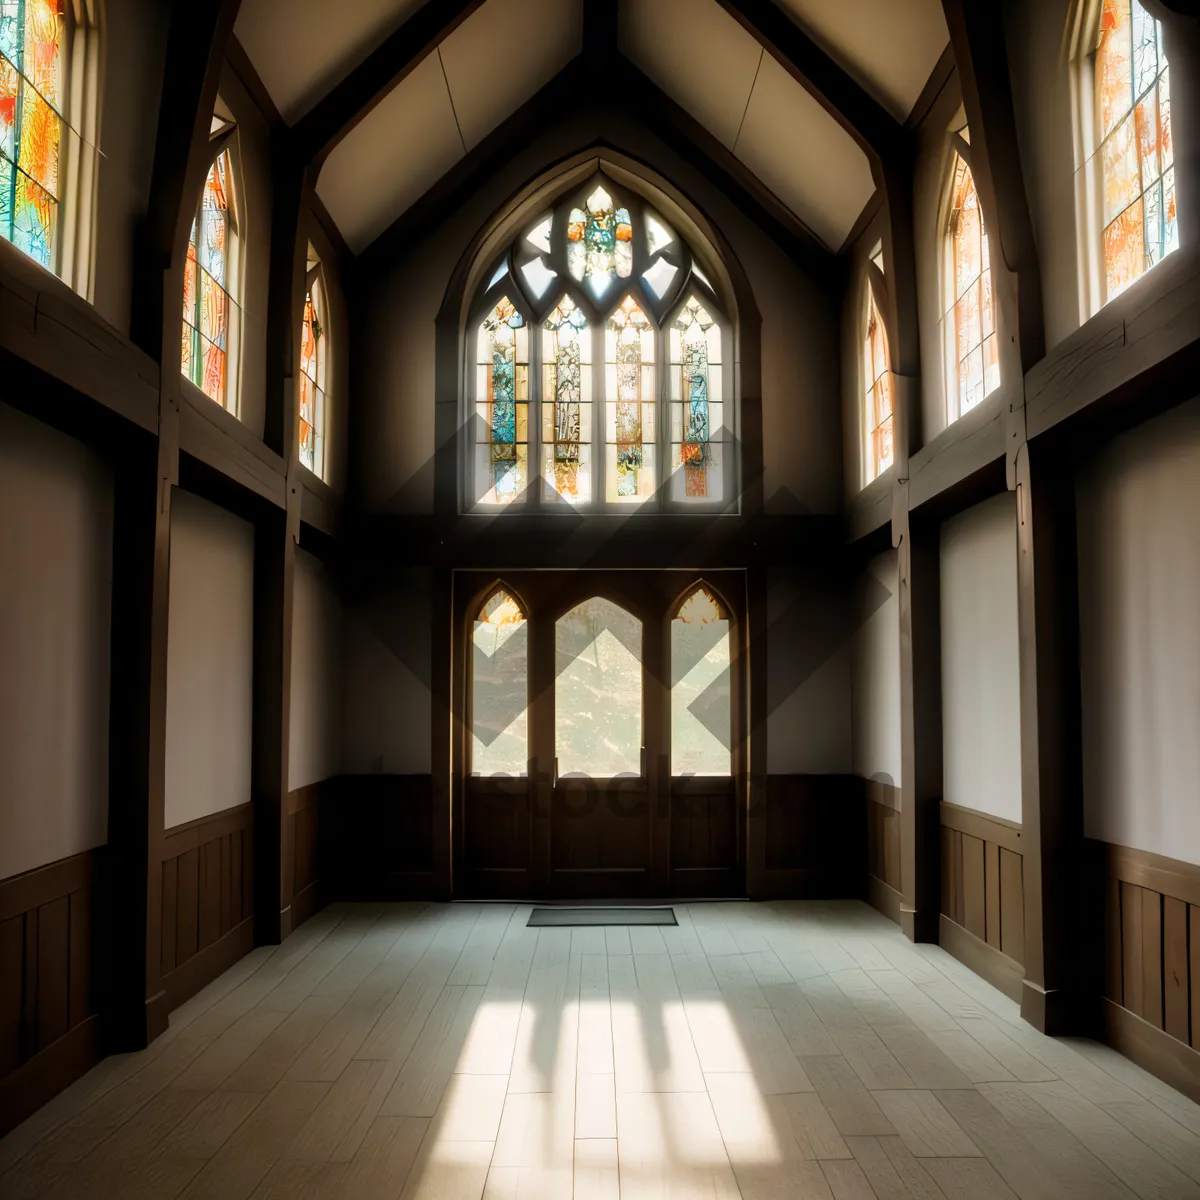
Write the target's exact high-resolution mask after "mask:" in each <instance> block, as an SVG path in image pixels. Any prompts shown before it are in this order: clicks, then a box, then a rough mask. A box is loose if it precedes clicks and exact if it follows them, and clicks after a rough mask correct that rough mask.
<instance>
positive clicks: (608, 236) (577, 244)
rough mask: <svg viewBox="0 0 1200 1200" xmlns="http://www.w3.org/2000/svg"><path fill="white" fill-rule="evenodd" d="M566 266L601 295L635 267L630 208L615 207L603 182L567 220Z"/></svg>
mask: <svg viewBox="0 0 1200 1200" xmlns="http://www.w3.org/2000/svg"><path fill="white" fill-rule="evenodd" d="M567 269H568V270H569V271H570V272H571V274H572V275H573V276H574V277H575V278H576V279H578V280H579V281H580V282H582V281H583V280H585V279H586V280H587V281H588V285H589V286H590V287H591V289H592V291H593V293H594V294H595V295H596V296H597V297H599V296H603V295H604V293H605V292H606V291H608V288H609V285H610V284H611V283H612V281H613V279H614V278H615V277H620V278H621V279H625V278H627V277H628V276H629V273H630V272H631V271H632V270H633V223H632V221H631V220H630V217H629V210H628V209H627V208H616V207H614V203H613V198H612V196H611V195H609V193H608V192H607V191H606V190H605V188H604V186H603V185H602V184H597V185H596V188H595V190H594V191H593V192H592V194H591V195H590V196H589V197H588V198H587V202H586V205H585V207H584V208H573V209H572V210H571V215H570V217H569V219H568V221H567Z"/></svg>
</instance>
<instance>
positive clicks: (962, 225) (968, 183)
mask: <svg viewBox="0 0 1200 1200" xmlns="http://www.w3.org/2000/svg"><path fill="white" fill-rule="evenodd" d="M968 136H969V135H967V133H966V130H965V129H964V130H963V131H962V135H961V136H958V135H956V136H955V138H954V142H955V144H956V147H957V149H956V151H955V153H954V156H953V165H952V168H951V175H950V193H949V197H948V200H949V203H948V218H947V220H946V225H945V233H944V236H943V241H942V277H943V295H944V297H945V299H946V309H945V315H944V317H943V319H942V342H943V345H944V348H945V359H946V367H945V371H946V400H947V419H948V420H949V421H955V420H957V419H958V418H959V417H961V416H962V415H963V413H965V412H968V411H969V410H970V409H972V408H974V407H975V406H976V405H977V404H978V403H979V402H980V401H981V400H982V399H983V398H984V397H985V396H987V395H989V394H990V393H992V392H993V391H995V390H996V388H997V387H999V386H1000V359H999V344H998V341H997V337H996V306H995V300H994V298H993V295H992V269H991V261H990V257H989V250H988V235H987V228H986V226H985V225H984V220H983V211H982V209H981V208H980V205H979V193H978V192H977V191H976V189H975V177H974V175H973V174H972V173H971V165H970V163H969V161H968V154H969V148H968V147H969V143H968V142H967V140H966V139H967V137H968Z"/></svg>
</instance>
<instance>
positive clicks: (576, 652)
mask: <svg viewBox="0 0 1200 1200" xmlns="http://www.w3.org/2000/svg"><path fill="white" fill-rule="evenodd" d="M554 660H555V662H554V670H555V675H554V753H555V755H556V756H557V759H558V773H559V774H560V775H570V774H584V775H591V776H592V777H593V778H595V777H600V778H606V777H612V776H614V775H626V774H631V775H640V774H641V773H642V623H641V621H639V620H638V619H637V618H636V617H635V616H633V615H632V614H631V613H628V612H626V611H625V609H623V608H620V607H618V606H617V605H616V604H614V603H613V602H612V601H611V600H604V599H602V598H600V597H599V596H593V597H592V599H590V600H585V601H584V602H583V603H582V604H577V605H576V606H575V607H574V608H573V609H571V611H570V612H568V613H564V614H563V615H562V616H561V617H559V618H558V620H557V621H556V622H555V625H554Z"/></svg>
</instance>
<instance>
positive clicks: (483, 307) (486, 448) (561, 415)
mask: <svg viewBox="0 0 1200 1200" xmlns="http://www.w3.org/2000/svg"><path fill="white" fill-rule="evenodd" d="M485 278H486V279H487V283H486V286H485V287H484V288H483V291H482V294H481V296H480V297H479V299H478V301H477V304H476V307H475V309H474V312H475V314H476V315H475V317H474V322H475V324H474V331H473V334H472V337H473V339H474V342H475V345H476V347H477V353H476V357H475V362H476V369H475V372H474V375H473V378H472V379H471V380H470V384H469V387H470V389H471V391H470V395H469V411H470V414H471V415H470V421H471V426H472V429H471V432H470V436H469V437H468V438H467V442H468V444H469V445H470V452H469V453H468V454H467V456H466V462H465V464H464V465H465V467H466V470H467V477H468V478H467V482H466V486H465V487H464V496H463V502H464V504H465V505H466V506H467V507H481V508H484V509H488V508H507V509H510V510H515V509H520V510H521V511H528V510H529V509H531V508H536V507H541V508H547V509H551V510H552V509H554V508H555V507H558V508H565V509H568V510H570V511H597V510H604V509H608V510H610V511H618V510H630V509H635V510H636V509H639V508H641V509H645V510H648V511H661V510H663V509H664V508H676V509H681V510H687V509H694V508H697V507H703V506H721V507H724V506H726V505H727V504H728V503H729V502H730V500H731V499H733V485H734V474H733V472H734V462H733V456H732V453H731V451H732V441H733V427H734V414H733V411H732V405H731V404H730V403H729V402H728V393H729V387H728V385H727V381H726V365H727V363H728V362H729V358H730V351H731V349H732V345H731V343H730V342H729V338H730V333H731V331H730V328H729V326H728V323H727V322H726V321H725V320H724V319H723V317H722V306H721V303H720V301H719V299H718V297H717V295H716V293H715V291H714V289H713V287H712V285H711V283H710V282H709V279H708V277H707V276H706V275H705V274H704V272H703V271H702V270H701V268H700V267H699V266H698V265H697V263H696V260H695V256H694V255H693V253H692V251H691V250H690V249H689V248H688V246H687V245H686V244H685V243H684V242H683V240H682V238H680V237H679V235H678V234H677V233H676V232H675V231H674V230H673V229H672V228H671V226H670V225H668V224H667V222H666V221H665V220H664V219H663V217H662V216H660V215H659V214H658V213H657V212H655V211H654V210H653V209H652V208H650V207H649V206H648V205H647V204H646V203H645V202H644V201H642V200H641V199H640V198H639V197H636V196H632V195H628V196H627V195H622V193H621V190H620V189H619V188H617V187H616V186H615V185H614V184H612V183H611V182H610V181H609V180H607V179H606V178H604V177H603V176H596V177H593V178H592V179H591V180H590V181H589V182H588V183H587V184H586V185H585V186H584V187H582V188H580V189H579V190H578V191H577V192H575V193H571V194H568V195H567V196H565V197H564V198H563V199H562V200H561V202H560V203H559V204H558V205H557V206H556V207H555V208H554V209H553V210H551V211H548V212H543V213H541V214H540V215H539V216H538V217H537V218H536V219H535V220H534V221H533V222H532V223H531V224H530V225H529V226H527V227H526V228H524V229H523V230H522V231H521V234H520V236H519V237H518V238H517V240H516V241H515V242H514V243H513V245H512V246H510V247H509V248H508V249H507V250H506V251H505V253H504V254H503V255H502V256H501V258H500V259H499V260H498V261H497V262H496V263H495V264H494V265H493V267H492V269H491V270H490V271H489V272H488V274H487V275H486V276H485ZM531 335H532V336H531ZM531 416H532V417H533V419H532V420H531V419H530V417H531ZM530 464H533V466H532V468H531V465H530Z"/></svg>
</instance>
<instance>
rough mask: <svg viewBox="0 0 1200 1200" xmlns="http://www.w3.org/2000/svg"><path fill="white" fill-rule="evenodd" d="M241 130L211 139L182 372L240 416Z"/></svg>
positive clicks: (186, 293)
mask: <svg viewBox="0 0 1200 1200" xmlns="http://www.w3.org/2000/svg"><path fill="white" fill-rule="evenodd" d="M235 133H236V130H235V129H234V127H232V126H225V127H224V128H222V129H220V130H219V131H218V132H217V133H215V134H214V136H213V139H212V141H211V143H210V145H211V147H212V149H213V159H212V163H211V165H210V166H209V169H208V174H207V176H206V177H205V180H204V190H203V192H202V193H201V197H200V208H199V211H198V212H197V213H196V216H195V219H194V220H193V221H192V232H191V236H190V237H189V239H188V252H187V262H186V264H185V267H184V283H183V348H182V351H183V352H182V359H181V364H180V366H181V371H182V373H183V375H184V376H186V377H187V378H188V379H190V380H191V381H192V383H194V384H195V385H196V387H198V388H199V389H200V390H201V391H202V392H203V393H204V394H205V395H206V396H207V397H208V398H209V399H210V400H214V401H215V402H216V403H217V404H219V405H221V407H222V408H225V409H228V411H229V412H231V413H233V414H234V416H237V414H238V394H237V390H238V389H237V384H238V367H239V354H238V351H239V348H240V341H241V328H242V312H241V303H240V300H241V242H240V237H239V221H238V194H237V193H238V188H237V184H236V177H235V172H234V160H233V153H232V144H233V137H234V135H235Z"/></svg>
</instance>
